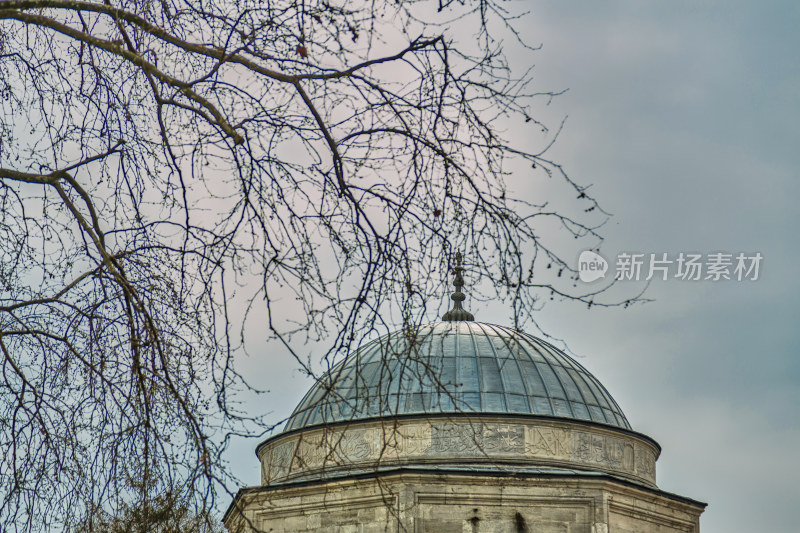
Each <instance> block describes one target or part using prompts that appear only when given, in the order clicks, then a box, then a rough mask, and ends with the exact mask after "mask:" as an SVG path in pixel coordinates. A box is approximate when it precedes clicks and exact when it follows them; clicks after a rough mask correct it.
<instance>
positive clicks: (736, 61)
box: [232, 0, 800, 533]
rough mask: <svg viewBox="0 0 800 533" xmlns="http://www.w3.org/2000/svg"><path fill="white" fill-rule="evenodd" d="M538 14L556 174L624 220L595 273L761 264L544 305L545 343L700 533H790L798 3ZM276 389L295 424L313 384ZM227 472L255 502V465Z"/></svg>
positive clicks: (799, 440) (554, 5) (572, 8)
mask: <svg viewBox="0 0 800 533" xmlns="http://www.w3.org/2000/svg"><path fill="white" fill-rule="evenodd" d="M528 3H529V4H530V7H531V9H532V11H533V16H532V17H530V19H529V20H528V22H527V23H526V24H525V25H524V32H525V35H526V37H527V38H528V40H529V41H530V42H532V43H541V44H542V45H543V48H542V50H541V51H539V52H537V53H536V55H535V56H534V62H535V64H536V71H535V72H536V73H537V74H536V78H537V83H538V84H537V88H539V89H551V90H559V89H565V88H568V89H569V91H568V92H567V93H566V94H564V95H563V96H561V97H559V98H558V99H557V100H556V101H555V102H554V103H553V104H552V105H551V106H550V109H549V110H548V113H550V114H551V115H550V117H549V118H551V119H555V120H558V117H562V116H565V115H568V119H567V122H566V126H565V129H564V131H563V133H562V134H561V136H560V138H559V140H558V143H557V144H556V145H555V146H554V148H553V149H552V151H551V152H550V154H549V155H550V157H551V158H553V159H555V160H557V161H558V162H560V163H562V164H563V165H564V166H565V168H566V169H567V171H568V172H569V173H570V175H571V176H572V177H573V178H574V179H576V180H577V181H579V182H581V183H587V184H588V183H591V184H593V187H592V191H593V193H594V194H595V195H596V196H597V198H598V199H599V200H600V201H601V203H602V205H603V206H604V207H605V208H606V209H607V210H609V211H610V212H612V213H613V214H614V217H613V219H612V220H611V222H610V223H609V225H608V227H607V228H606V231H605V235H606V242H605V243H604V244H603V247H602V248H601V253H602V254H603V255H604V256H606V257H607V258H609V260H610V262H613V261H614V260H615V256H616V254H617V253H618V252H620V251H627V252H641V253H646V254H649V253H659V254H660V253H665V252H666V253H669V254H672V255H675V254H678V253H680V252H687V253H688V252H696V253H703V254H707V253H713V252H728V253H733V254H737V253H739V252H745V253H748V254H752V253H755V252H759V253H761V255H762V256H763V261H762V263H761V268H760V272H759V279H758V280H757V281H749V280H748V281H741V282H740V281H719V282H712V281H700V282H693V281H682V280H677V279H671V280H668V281H657V282H654V283H652V284H651V286H650V287H649V292H648V294H647V295H648V296H649V297H650V298H653V299H654V300H655V301H653V302H651V303H648V304H646V305H644V306H638V307H634V308H632V309H627V310H622V309H618V310H595V309H593V310H591V311H587V310H585V309H584V308H583V307H582V306H577V305H571V304H567V303H564V304H556V305H547V306H546V307H545V308H544V309H543V310H542V311H541V313H540V315H541V316H540V318H539V322H540V324H541V326H542V327H543V328H544V329H545V330H546V331H548V332H549V333H551V334H552V335H554V336H556V337H560V338H563V339H565V340H567V341H568V343H569V346H570V348H571V349H572V350H573V351H574V352H576V353H578V354H580V355H581V356H582V357H581V359H580V362H581V363H582V364H583V365H584V366H586V367H587V368H588V369H589V370H590V371H591V372H593V373H594V374H595V375H596V376H597V377H598V378H599V379H600V380H601V382H603V383H604V384H605V385H606V387H607V388H608V389H609V391H610V392H611V393H612V395H614V397H615V398H616V400H617V402H618V403H619V404H620V406H621V407H622V409H623V411H624V412H625V413H626V415H627V416H628V419H629V421H630V422H631V424H632V426H633V427H634V429H635V430H637V431H640V432H642V433H645V434H647V435H649V436H651V437H653V438H654V439H656V440H657V441H658V442H659V443H660V444H661V446H662V448H663V452H662V456H661V458H660V459H659V462H658V471H657V472H658V484H659V486H660V487H661V488H662V489H663V490H666V491H669V492H674V493H678V494H681V495H683V496H687V497H690V498H694V499H697V500H700V501H704V502H708V504H709V506H708V508H707V510H706V512H705V514H704V515H703V516H702V518H701V522H700V525H701V531H703V532H704V533H715V532H726V533H738V532H742V533H744V532H747V533H751V532H754V531H765V532H775V533H780V532H786V533H789V532H792V533H796V532H797V531H798V526H797V519H796V515H797V509H796V507H797V505H798V503H800V488H798V487H799V486H800V414H798V407H800V320H798V319H799V318H800V312H798V301H800V281H798V279H799V278H800V238H798V236H797V233H798V231H799V228H800V214H799V213H800V210H798V208H797V205H796V202H797V200H798V199H800V183H799V181H798V176H797V169H798V168H800V146H798V141H800V126H799V125H798V122H799V121H800V59H798V57H800V30H798V28H800V3H798V2H793V1H788V0H787V1H784V2H778V1H772V2H770V1H766V2H752V1H750V2H746V1H731V0H728V1H725V2H723V1H716V2H711V1H671V2H663V1H662V2H655V1H644V0H629V1H610V0H604V1H602V2H598V1H597V0H583V1H574V0H568V1H558V2H556V1H551V2H528ZM531 200H534V199H531ZM576 260H577V258H576ZM611 268H613V264H612V265H611ZM627 283H631V289H633V288H634V287H635V284H633V283H632V282H627ZM467 304H469V301H468V302H467ZM468 307H469V306H468ZM471 310H473V311H476V315H478V316H477V318H478V319H481V320H485V321H487V322H501V323H502V322H503V321H505V320H506V319H505V318H504V317H500V316H497V317H494V316H481V315H480V314H479V312H478V310H476V309H471ZM432 318H434V317H432ZM269 374H270V375H272V376H280V380H279V381H280V383H278V382H275V383H273V384H271V385H270V386H271V388H272V389H273V395H271V396H270V401H271V402H273V401H275V398H276V396H275V395H278V396H277V397H280V398H284V399H285V401H286V404H285V405H284V404H283V402H276V403H275V404H274V411H275V414H276V415H280V416H282V417H284V416H287V415H288V414H289V412H290V411H291V409H292V406H293V404H294V403H296V402H297V401H299V399H300V397H301V396H302V394H303V392H304V391H305V389H306V388H307V387H308V386H309V385H310V384H308V383H306V382H304V381H303V379H302V378H301V377H299V376H297V375H296V373H295V374H292V372H291V366H290V364H289V362H287V363H286V368H272V369H270V372H269ZM288 376H293V378H291V379H289V377H288ZM282 410H285V412H281V411H282ZM255 444H256V443H255V442H252V443H244V444H237V446H236V447H235V450H239V449H242V450H252V449H253V448H254V446H255ZM232 466H233V467H234V469H236V470H237V473H238V474H239V475H241V476H242V477H243V478H244V479H245V480H246V481H247V482H248V483H250V484H256V483H257V482H258V465H257V461H256V459H255V457H254V456H253V455H252V452H251V451H248V452H247V453H245V454H242V455H241V456H240V457H237V460H236V461H234V463H233V465H232Z"/></svg>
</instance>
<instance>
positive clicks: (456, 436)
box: [259, 416, 659, 486]
mask: <svg viewBox="0 0 800 533" xmlns="http://www.w3.org/2000/svg"><path fill="white" fill-rule="evenodd" d="M658 453H659V450H658V447H657V445H656V444H655V443H653V442H652V441H651V440H649V439H647V438H646V437H644V436H641V435H638V434H636V433H632V432H627V431H622V430H619V429H617V428H612V427H608V426H601V425H597V424H580V423H575V422H571V421H568V420H555V419H553V420H549V419H545V418H503V417H487V416H482V417H461V418H458V417H441V418H431V419H424V420H423V419H406V420H393V421H385V420H384V421H376V422H362V423H358V424H350V425H338V426H331V427H329V428H325V429H316V430H309V431H305V432H300V433H295V434H289V435H286V436H284V437H279V438H277V439H274V440H272V441H269V442H267V443H266V444H265V445H264V446H262V447H261V448H260V449H259V457H260V458H261V462H262V483H264V484H269V483H274V482H277V481H285V480H290V479H293V478H297V477H300V476H302V477H305V478H307V477H308V476H313V475H315V474H320V475H321V474H322V473H331V472H335V471H337V470H347V469H358V468H375V467H376V466H382V467H388V466H392V465H395V464H408V463H412V462H424V463H431V462H435V463H436V464H440V465H446V464H449V463H452V462H454V461H455V462H458V463H459V464H464V463H465V462H469V461H474V462H475V463H476V464H483V463H487V462H489V463H490V462H492V461H496V460H502V461H506V462H508V461H512V462H515V463H520V464H530V465H538V466H542V465H544V466H560V467H563V466H569V467H571V468H579V469H580V468H584V469H591V470H599V471H602V472H608V473H613V474H616V475H621V476H625V477H628V478H631V479H633V480H636V481H639V482H644V483H647V484H650V485H653V486H655V481H656V479H655V461H656V459H657V457H658Z"/></svg>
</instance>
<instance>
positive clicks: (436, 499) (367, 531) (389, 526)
mask: <svg viewBox="0 0 800 533" xmlns="http://www.w3.org/2000/svg"><path fill="white" fill-rule="evenodd" d="M703 508H704V504H700V503H697V502H692V501H691V500H686V499H682V498H679V497H675V496H672V495H669V494H666V493H663V492H661V491H658V490H657V489H648V488H646V487H644V486H638V487H637V486H636V485H635V484H632V483H626V482H621V481H618V480H615V479H614V478H603V479H590V478H588V477H577V476H576V477H572V476H564V477H563V478H551V477H546V476H545V477H536V476H533V477H528V478H525V479H520V478H509V477H499V476H477V475H475V476H464V475H456V476H454V475H438V474H434V473H429V474H425V473H397V474H392V475H387V476H381V477H374V478H368V479H358V480H355V479H351V480H345V481H336V482H333V481H328V482H317V483H314V484H310V485H305V484H304V485H298V486H284V487H282V488H277V487H274V488H270V487H263V488H261V489H260V490H256V491H252V492H249V493H245V494H244V495H242V496H241V497H239V498H237V501H236V503H235V505H234V508H233V512H231V513H229V515H228V516H227V519H226V526H227V527H228V528H229V530H230V531H231V532H233V533H244V532H248V533H249V532H252V531H264V532H266V531H270V532H272V533H281V532H290V531H291V532H297V533H305V532H311V531H315V532H323V533H346V532H358V533H385V532H390V531H391V532H397V531H408V532H414V533H448V532H453V533H488V532H491V533H520V532H531V533H532V532H534V531H535V532H544V533H564V532H568V533H611V532H614V533H618V532H623V533H634V532H635V533H677V532H689V533H697V532H698V531H699V522H698V517H699V515H700V513H702V511H703Z"/></svg>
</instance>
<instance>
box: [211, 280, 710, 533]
mask: <svg viewBox="0 0 800 533" xmlns="http://www.w3.org/2000/svg"><path fill="white" fill-rule="evenodd" d="M461 285H462V282H461V276H460V270H459V269H457V275H456V292H455V293H454V294H453V300H454V301H455V305H454V308H453V309H452V310H451V311H449V312H448V313H447V314H445V316H444V317H443V319H442V321H441V322H435V323H432V324H428V325H425V326H422V327H420V328H415V329H414V330H402V331H398V332H395V333H392V334H390V335H387V336H384V337H382V338H380V339H377V340H375V341H373V342H371V343H369V344H366V345H365V346H363V347H362V348H361V349H359V350H357V351H356V352H354V353H353V354H350V355H349V356H348V357H347V358H345V359H344V360H343V361H342V362H341V363H340V364H339V365H337V366H336V367H334V368H333V369H331V371H330V372H328V373H327V374H326V375H324V376H323V377H322V378H321V379H320V380H319V381H318V382H317V383H316V384H315V385H314V387H312V388H311V390H310V391H309V392H308V393H307V394H306V396H305V397H304V398H303V400H302V401H301V402H300V404H299V405H298V406H297V408H296V409H295V411H294V412H293V414H292V415H291V417H290V418H289V420H288V421H287V423H286V427H285V429H284V431H283V432H282V433H280V434H278V435H275V436H273V437H271V438H269V439H267V440H266V441H265V442H263V443H262V444H261V445H259V446H258V448H257V450H256V454H257V456H258V459H259V461H260V464H261V485H260V486H258V487H251V488H246V489H242V490H241V491H240V492H239V493H238V494H237V496H236V497H235V499H234V501H233V503H232V504H231V506H230V507H229V509H228V512H227V513H226V515H225V518H224V521H225V525H226V527H227V528H228V530H229V531H231V532H232V533H245V532H247V533H250V532H262V531H263V532H273V533H279V532H310V531H315V532H325V533H378V532H381V533H384V532H414V533H479V532H480V533H483V532H498V533H504V532H507V533H512V532H513V533H520V532H531V533H533V532H541V533H556V532H558V533H567V532H568V533H633V532H653V533H656V532H657V533H668V532H697V531H699V517H700V514H701V513H702V512H703V509H704V508H705V504H704V503H701V502H698V501H695V500H692V499H689V498H685V497H682V496H678V495H675V494H670V493H667V492H664V491H662V490H660V489H659V488H658V486H657V485H656V466H655V465H656V460H657V459H658V456H659V453H660V447H659V445H658V444H657V443H656V442H655V441H654V440H653V439H651V438H649V437H647V436H646V435H642V434H640V433H637V432H635V431H633V430H632V428H631V427H630V424H629V423H628V420H627V419H626V418H625V415H624V414H623V413H622V410H621V409H620V408H619V406H618V405H617V403H616V402H615V401H614V399H613V398H612V397H611V395H610V394H609V393H608V391H607V390H606V389H605V388H604V387H603V385H602V384H601V383H600V382H599V381H598V380H597V379H596V378H595V377H594V376H592V375H591V374H590V373H589V372H588V371H587V370H586V369H584V368H583V367H582V366H581V365H580V364H579V363H578V362H577V361H575V360H574V359H572V358H570V357H569V356H568V355H566V354H564V353H563V352H562V351H560V350H558V349H557V348H555V347H553V346H552V345H550V344H549V343H547V342H545V341H543V340H541V339H537V338H535V337H532V336H530V335H527V334H525V333H522V332H519V331H515V330H512V329H509V328H505V327H501V326H496V325H490V324H485V323H481V322H476V321H475V320H474V318H473V317H472V315H471V314H469V313H468V312H467V311H465V310H464V309H463V308H462V307H461V301H463V299H464V297H463V294H461V292H460V287H461Z"/></svg>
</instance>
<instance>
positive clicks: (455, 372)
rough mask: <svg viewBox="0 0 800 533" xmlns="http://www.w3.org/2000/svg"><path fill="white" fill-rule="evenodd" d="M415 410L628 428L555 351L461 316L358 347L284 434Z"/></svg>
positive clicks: (594, 383) (582, 373)
mask: <svg viewBox="0 0 800 533" xmlns="http://www.w3.org/2000/svg"><path fill="white" fill-rule="evenodd" d="M421 414H428V415H432V414H501V415H503V414H510V415H532V416H544V417H555V418H561V419H570V420H582V421H588V422H595V423H599V424H604V425H608V426H613V427H616V428H621V429H625V430H630V429H631V427H630V425H629V424H628V421H627V419H626V418H625V415H624V414H623V413H622V410H621V409H620V408H619V406H618V405H617V403H616V402H615V401H614V399H613V398H612V397H611V395H610V394H609V393H608V391H607V390H606V389H605V387H603V385H601V384H600V382H599V381H598V380H597V379H596V378H595V377H594V376H593V375H592V374H590V373H589V372H588V371H587V370H586V369H585V368H583V366H581V365H580V364H579V363H578V362H577V361H575V360H574V359H573V358H571V357H569V356H568V355H566V354H565V353H564V352H562V351H561V350H559V349H557V348H555V347H554V346H552V345H551V344H549V343H547V342H545V341H543V340H541V339H537V338H535V337H532V336H531V335H527V334H525V333H521V332H519V331H515V330H513V329H510V328H506V327H502V326H497V325H492V324H486V323H481V322H474V321H464V320H461V321H444V322H435V323H432V324H428V325H425V326H421V327H419V328H417V329H416V330H414V333H413V334H412V333H409V330H401V331H396V332H394V333H391V334H389V335H385V336H383V337H381V338H379V339H376V340H374V341H372V342H370V343H368V344H365V345H364V346H362V347H361V348H360V349H358V350H356V351H354V352H353V353H351V354H350V355H348V356H347V357H346V358H345V359H344V360H343V361H341V362H340V363H339V364H338V365H336V366H334V367H333V368H332V369H331V370H330V371H329V372H327V373H326V374H325V375H323V376H322V377H321V378H320V379H319V381H318V382H317V383H316V384H315V385H314V386H313V387H312V388H311V390H309V391H308V393H307V394H306V395H305V397H304V398H303V400H302V401H301V402H300V404H299V405H298V406H297V408H296V409H295V410H294V412H293V413H292V415H291V416H290V417H289V420H288V421H287V423H286V427H285V431H293V430H298V429H303V428H308V427H312V426H318V425H322V424H331V423H336V422H345V421H356V420H365V419H373V418H386V417H395V416H400V415H421Z"/></svg>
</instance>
